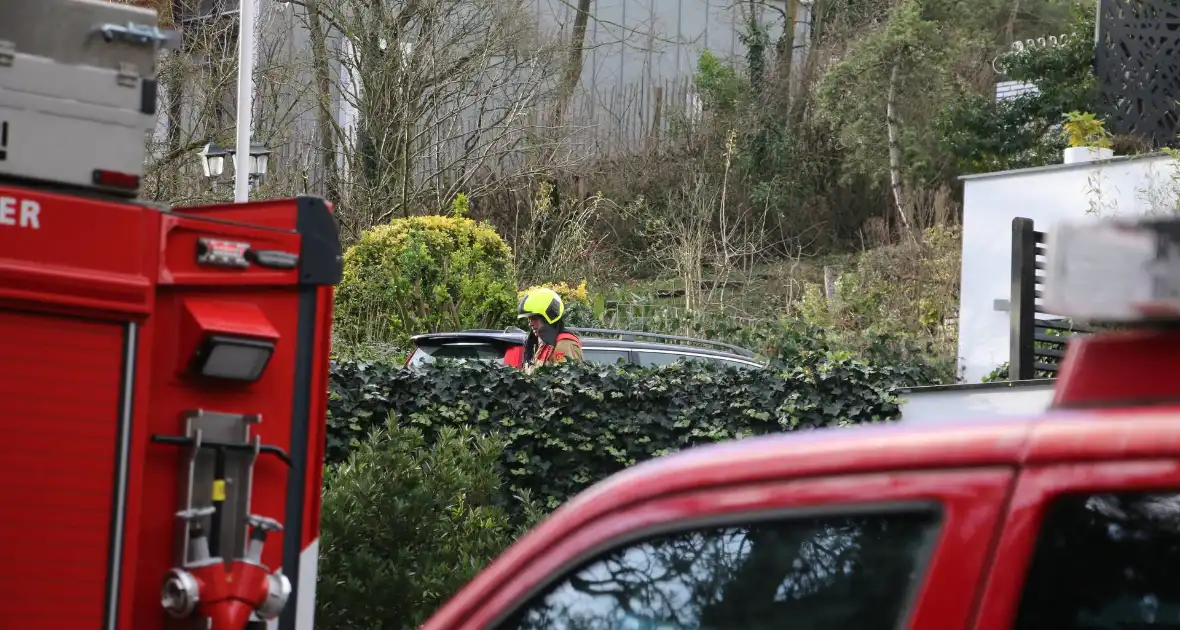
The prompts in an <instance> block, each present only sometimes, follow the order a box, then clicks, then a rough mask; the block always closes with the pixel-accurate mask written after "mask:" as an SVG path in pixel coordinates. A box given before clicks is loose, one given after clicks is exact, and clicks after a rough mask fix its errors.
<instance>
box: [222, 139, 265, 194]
mask: <svg viewBox="0 0 1180 630" xmlns="http://www.w3.org/2000/svg"><path fill="white" fill-rule="evenodd" d="M230 157H231V159H232V160H233V162H234V177H235V181H236V178H239V177H242V176H245V178H246V182H247V183H248V184H254V183H256V182H257V181H258V180H260V179H262V178H263V177H264V176H265V175H266V170H267V168H268V167H269V165H270V149H268V148H266V145H265V144H262V143H261V142H251V143H250V152H249V153H248V154H247V159H246V164H245V167H244V168H243V167H242V166H240V165H239V164H240V163H239V162H238V152H237V151H231V152H230Z"/></svg>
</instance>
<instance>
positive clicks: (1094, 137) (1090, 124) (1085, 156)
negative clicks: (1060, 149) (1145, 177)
mask: <svg viewBox="0 0 1180 630" xmlns="http://www.w3.org/2000/svg"><path fill="white" fill-rule="evenodd" d="M1062 132H1063V133H1064V134H1065V137H1066V139H1067V140H1068V141H1069V147H1068V148H1066V149H1065V151H1064V156H1063V157H1064V161H1065V163H1066V164H1076V163H1078V162H1092V161H1094V160H1105V159H1108V158H1112V157H1114V150H1113V149H1111V144H1112V142H1111V135H1110V132H1109V131H1107V130H1106V126H1105V125H1103V124H1102V121H1101V120H1098V118H1097V117H1096V116H1095V115H1094V114H1091V113H1089V112H1085V113H1083V112H1076V111H1075V112H1070V113H1068V114H1066V115H1065V124H1064V125H1063V126H1062Z"/></svg>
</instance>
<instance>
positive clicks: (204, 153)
mask: <svg viewBox="0 0 1180 630" xmlns="http://www.w3.org/2000/svg"><path fill="white" fill-rule="evenodd" d="M197 155H200V156H201V168H202V169H204V171H205V177H208V178H209V179H211V180H213V190H217V178H219V177H221V173H222V172H224V171H225V156H226V155H228V153H227V152H226V150H225V149H223V148H221V147H219V146H217V145H216V144H213V143H212V142H210V143H209V144H206V145H205V147H204V148H202V149H201V152H200V153H198V154H197Z"/></svg>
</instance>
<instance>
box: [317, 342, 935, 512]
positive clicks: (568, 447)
mask: <svg viewBox="0 0 1180 630" xmlns="http://www.w3.org/2000/svg"><path fill="white" fill-rule="evenodd" d="M918 377H919V375H918V372H916V371H914V370H912V369H909V368H905V367H891V366H890V367H882V366H874V365H870V364H867V363H865V362H862V361H859V360H856V359H854V358H852V357H851V356H850V355H848V354H847V353H841V352H812V351H805V352H802V353H800V354H799V355H797V356H795V357H793V359H792V362H791V363H790V364H787V363H784V362H775V363H773V364H772V365H771V366H770V367H768V368H767V369H764V370H741V369H737V368H726V367H722V366H717V365H712V364H702V363H678V364H674V365H670V366H664V367H660V368H654V369H645V368H640V367H637V366H626V365H618V366H604V365H582V364H563V365H558V366H553V367H550V368H544V369H541V370H538V371H537V372H536V373H534V374H532V375H526V374H524V373H522V372H521V371H519V370H514V369H511V368H506V367H503V366H500V365H496V364H490V363H455V362H445V361H440V362H438V363H435V364H431V365H427V366H423V367H421V368H415V369H402V368H401V366H397V365H391V364H384V363H368V362H362V361H342V362H336V363H334V364H333V366H332V375H331V399H330V403H329V419H328V422H329V428H328V444H327V456H328V460H329V463H334V462H340V461H343V460H344V459H346V458H347V455H348V452H349V450H350V449H351V448H353V447H354V446H355V445H356V444H359V443H361V442H363V441H364V440H365V438H366V437H367V436H368V435H369V434H370V433H371V432H373V431H374V430H380V429H381V428H383V427H385V426H386V423H387V421H391V422H392V424H394V425H400V426H412V427H416V428H417V429H419V430H421V431H422V433H423V434H424V436H425V438H426V440H427V441H428V442H430V441H432V440H434V439H436V438H437V436H438V435H439V434H440V431H441V430H443V429H444V428H446V427H454V426H468V427H471V428H472V429H474V430H476V431H479V432H483V433H487V434H498V436H499V438H500V439H501V440H502V441H503V443H504V449H503V454H502V456H501V463H502V466H503V467H502V470H501V474H502V475H503V477H504V480H505V482H506V484H507V485H508V486H509V487H510V488H512V490H513V491H514V492H519V493H523V494H527V495H528V496H531V497H533V499H534V500H537V501H539V502H540V503H541V504H542V509H545V508H549V509H552V508H553V507H556V506H557V505H558V504H560V503H562V502H564V501H565V500H566V499H568V498H570V497H571V496H573V495H574V494H576V493H577V492H579V491H581V490H582V489H584V488H586V487H587V486H589V485H591V484H593V483H595V482H597V481H600V480H601V479H603V478H605V477H607V476H609V475H611V474H613V473H615V472H617V471H619V470H622V469H623V468H625V467H627V466H629V465H632V464H634V463H636V462H639V461H642V460H645V459H650V458H652V457H658V456H660V455H663V454H666V453H670V452H673V451H677V450H680V449H683V448H687V447H691V446H695V445H698V444H705V443H711V442H718V441H722V440H729V439H736V438H743V437H747V436H752V435H762V434H768V433H777V432H783V431H794V430H802V429H811V428H817V427H827V426H838V425H847V424H857V423H869V422H884V421H889V420H891V419H894V418H896V417H897V415H898V406H897V399H896V398H895V397H894V396H893V395H892V394H891V393H890V391H891V390H892V389H893V388H894V387H898V386H905V385H914V384H916V379H917V378H918Z"/></svg>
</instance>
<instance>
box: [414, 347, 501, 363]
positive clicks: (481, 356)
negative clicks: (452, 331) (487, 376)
mask: <svg viewBox="0 0 1180 630" xmlns="http://www.w3.org/2000/svg"><path fill="white" fill-rule="evenodd" d="M437 359H474V360H485V361H499V362H501V363H503V362H504V351H503V350H501V349H500V348H497V347H496V346H494V345H492V344H489V343H479V342H464V343H449V344H445V345H441V346H420V347H418V348H415V349H414V354H412V355H410V360H409V361H407V362H406V364H407V365H422V364H423V363H433V362H434V361H435V360H437Z"/></svg>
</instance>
